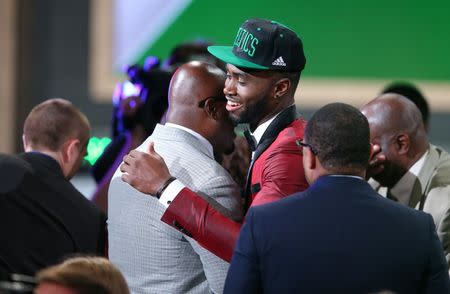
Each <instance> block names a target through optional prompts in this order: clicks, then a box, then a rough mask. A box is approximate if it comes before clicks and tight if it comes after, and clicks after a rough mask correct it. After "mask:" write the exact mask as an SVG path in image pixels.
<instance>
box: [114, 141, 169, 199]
mask: <svg viewBox="0 0 450 294" xmlns="http://www.w3.org/2000/svg"><path fill="white" fill-rule="evenodd" d="M120 171H121V172H123V175H122V180H123V181H125V182H127V183H128V184H130V185H131V186H133V187H134V188H135V189H137V190H139V191H141V192H142V193H145V194H150V195H156V192H157V191H158V190H159V189H160V188H161V187H162V186H163V185H164V184H165V183H166V181H167V180H168V179H170V177H171V175H170V172H169V169H168V168H167V165H166V163H165V162H164V159H163V158H162V157H161V156H160V155H159V154H158V153H156V151H155V149H154V143H153V142H151V143H150V145H149V147H148V154H147V153H144V152H139V151H136V150H132V151H130V153H128V154H127V155H125V156H124V158H123V163H122V165H121V166H120Z"/></svg>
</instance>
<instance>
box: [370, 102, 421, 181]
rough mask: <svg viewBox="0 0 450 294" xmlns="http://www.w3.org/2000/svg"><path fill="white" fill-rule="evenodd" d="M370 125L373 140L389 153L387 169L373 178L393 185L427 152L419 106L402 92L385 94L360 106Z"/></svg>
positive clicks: (383, 151)
mask: <svg viewBox="0 0 450 294" xmlns="http://www.w3.org/2000/svg"><path fill="white" fill-rule="evenodd" d="M361 111H362V113H363V114H364V115H365V116H366V117H367V120H368V121H369V126H370V137H371V142H372V143H373V144H377V145H379V146H380V147H381V152H382V153H383V154H384V155H385V156H386V163H385V169H384V171H383V172H382V173H380V174H379V175H377V176H374V178H375V179H376V180H377V181H379V182H380V183H381V184H383V185H385V186H388V187H389V186H394V185H395V184H396V183H397V181H398V180H399V179H400V178H401V177H402V176H403V175H404V174H405V173H406V172H407V171H408V170H409V168H410V167H411V166H412V165H413V164H414V163H415V162H416V161H417V160H418V159H419V158H420V157H421V156H422V155H423V154H424V153H425V152H426V150H427V148H428V139H427V136H426V131H425V127H424V124H423V121H422V115H421V113H420V111H419V109H418V108H417V106H416V105H415V104H414V103H413V102H411V101H410V100H408V99H407V98H405V97H403V96H401V95H399V94H393V93H388V94H383V95H381V96H378V97H377V98H375V99H373V100H372V101H370V102H369V103H368V104H366V105H365V106H363V108H362V109H361Z"/></svg>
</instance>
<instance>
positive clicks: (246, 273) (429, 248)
mask: <svg viewBox="0 0 450 294" xmlns="http://www.w3.org/2000/svg"><path fill="white" fill-rule="evenodd" d="M298 144H299V145H300V146H302V149H303V165H304V169H305V175H306V178H307V180H308V182H309V183H310V184H311V186H310V188H309V189H308V190H306V191H304V192H301V193H297V194H294V195H292V196H291V197H287V198H285V199H282V200H280V201H277V202H274V203H270V204H266V205H262V206H259V207H254V208H251V209H250V211H249V213H248V214H247V217H246V223H245V224H244V226H243V228H242V230H241V234H240V236H239V239H238V242H237V245H236V247H235V248H236V249H235V252H234V255H233V259H232V262H231V266H230V269H229V272H228V276H227V279H226V283H225V293H233V294H235V293H315V294H320V293H346V294H349V293H358V294H359V293H373V292H377V291H383V290H389V291H394V292H395V293H399V294H400V293H408V294H412V293H433V294H438V293H450V281H449V276H448V272H447V265H446V261H445V258H444V254H443V250H442V247H441V245H440V242H439V239H438V237H437V234H436V231H435V227H434V223H433V219H432V218H431V216H430V215H428V214H426V213H423V212H420V211H414V210H413V209H410V208H407V207H404V206H402V205H399V204H398V203H394V202H393V201H388V200H387V199H385V198H383V197H382V196H380V195H379V194H377V193H376V192H374V191H373V189H372V188H371V187H370V185H369V184H368V183H367V182H366V181H365V179H364V178H365V173H366V169H367V165H368V160H369V155H370V151H371V147H370V146H371V145H370V143H369V126H368V122H367V119H366V118H365V117H364V115H362V113H361V112H360V111H359V110H357V109H356V108H353V107H352V106H349V105H346V104H342V103H333V104H329V105H326V106H325V107H323V108H321V109H320V110H319V111H317V112H316V113H315V114H314V116H313V117H312V119H311V120H310V121H309V122H308V124H307V126H306V130H305V136H304V140H303V141H298ZM299 151H300V150H299Z"/></svg>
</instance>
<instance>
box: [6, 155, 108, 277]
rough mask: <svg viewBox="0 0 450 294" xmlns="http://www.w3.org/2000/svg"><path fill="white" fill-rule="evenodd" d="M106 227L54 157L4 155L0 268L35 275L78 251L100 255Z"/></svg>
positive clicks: (104, 219)
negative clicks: (65, 176)
mask: <svg viewBox="0 0 450 294" xmlns="http://www.w3.org/2000/svg"><path fill="white" fill-rule="evenodd" d="M105 225H106V217H105V215H104V214H103V213H102V212H100V210H99V209H97V208H96V207H95V206H94V204H92V203H91V202H90V201H89V200H87V199H86V198H85V197H84V196H83V195H82V194H81V193H80V192H79V191H78V190H77V189H75V187H74V186H73V185H72V184H71V183H70V182H69V181H68V180H66V179H65V178H64V175H63V173H62V170H61V168H60V166H59V164H58V163H57V162H56V161H55V160H54V159H53V158H51V157H49V156H47V155H44V154H41V153H36V152H28V153H22V154H20V155H18V156H10V155H0V236H1V241H0V270H3V271H7V272H17V273H23V274H30V275H32V274H34V273H35V272H36V271H37V270H39V269H41V268H43V267H46V266H48V265H52V264H55V263H58V262H60V261H61V259H62V258H64V257H65V256H67V255H70V254H73V253H87V254H101V253H103V251H104V248H105V237H106V233H105Z"/></svg>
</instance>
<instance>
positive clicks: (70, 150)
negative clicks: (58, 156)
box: [61, 139, 81, 165]
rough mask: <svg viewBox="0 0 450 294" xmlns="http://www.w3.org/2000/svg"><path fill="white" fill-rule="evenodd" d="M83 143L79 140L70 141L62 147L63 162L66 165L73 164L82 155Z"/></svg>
mask: <svg viewBox="0 0 450 294" xmlns="http://www.w3.org/2000/svg"><path fill="white" fill-rule="evenodd" d="M80 148H81V142H80V140H79V139H69V140H67V141H66V142H65V143H64V144H63V147H62V150H61V152H62V160H63V163H64V164H66V165H67V164H72V163H73V162H75V161H76V159H77V158H78V156H79V154H80Z"/></svg>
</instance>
